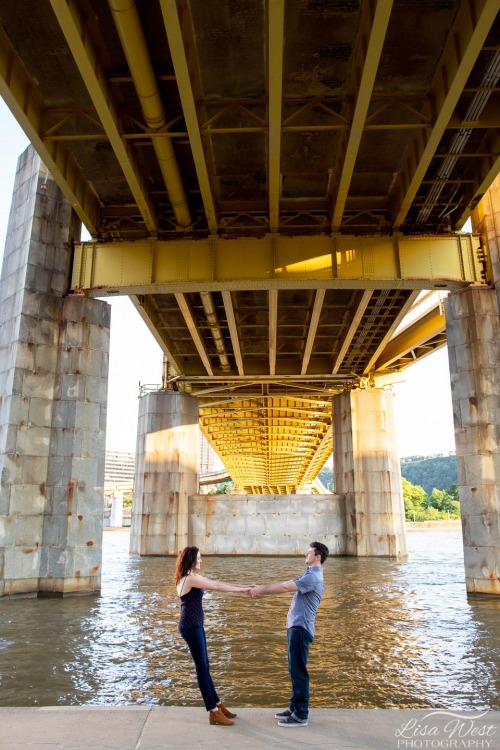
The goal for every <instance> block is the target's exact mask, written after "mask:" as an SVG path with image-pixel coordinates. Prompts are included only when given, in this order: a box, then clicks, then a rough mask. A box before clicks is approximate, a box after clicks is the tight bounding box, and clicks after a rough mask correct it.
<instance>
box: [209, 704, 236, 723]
mask: <svg viewBox="0 0 500 750" xmlns="http://www.w3.org/2000/svg"><path fill="white" fill-rule="evenodd" d="M208 721H209V723H210V724H220V725H221V726H223V727H230V726H231V725H232V724H234V721H231V719H228V718H227V716H224V714H223V713H222V711H220V706H217V708H216V710H215V711H210V712H209V714H208Z"/></svg>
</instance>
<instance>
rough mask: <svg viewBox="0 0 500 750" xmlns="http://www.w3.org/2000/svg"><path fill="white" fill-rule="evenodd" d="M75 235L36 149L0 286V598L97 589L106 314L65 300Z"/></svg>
mask: <svg viewBox="0 0 500 750" xmlns="http://www.w3.org/2000/svg"><path fill="white" fill-rule="evenodd" d="M79 231H80V225H79V222H78V220H77V219H76V216H75V214H74V213H73V211H72V208H71V206H70V205H69V203H68V202H67V201H66V200H65V199H64V197H63V195H62V193H61V192H60V191H59V188H58V187H57V185H56V184H55V182H54V181H53V180H52V179H50V178H48V177H47V170H46V169H45V167H44V166H43V165H42V164H41V162H40V159H39V157H38V156H37V154H36V153H35V151H34V149H33V148H31V147H30V148H29V149H27V150H26V151H25V153H24V154H23V155H22V156H21V157H20V159H19V163H18V172H17V176H16V183H15V187H14V194H13V201H12V209H11V214H10V219H9V227H8V232H7V242H6V247H5V256H4V262H3V269H2V279H1V284H0V315H1V318H0V362H1V365H0V394H1V397H0V400H1V413H0V471H1V485H0V539H1V540H2V541H1V544H2V547H1V548H0V571H1V577H0V595H16V594H19V595H30V594H31V595H36V594H37V593H39V592H44V593H53V594H67V593H87V592H93V591H98V590H99V589H100V575H101V570H100V566H101V549H102V509H103V485H104V452H105V427H106V424H105V421H106V397H107V367H108V348H109V317H110V314H109V311H110V308H109V305H107V304H106V303H104V302H101V301H99V300H93V299H88V298H85V297H79V296H78V297H77V296H75V297H65V296H64V295H65V294H66V293H67V290H68V288H69V274H70V268H71V253H72V242H73V238H74V237H75V235H77V234H79Z"/></svg>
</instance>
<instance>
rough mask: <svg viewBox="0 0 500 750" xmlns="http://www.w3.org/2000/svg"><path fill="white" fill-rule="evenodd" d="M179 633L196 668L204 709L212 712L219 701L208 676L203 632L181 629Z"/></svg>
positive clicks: (208, 666) (196, 629) (208, 668)
mask: <svg viewBox="0 0 500 750" xmlns="http://www.w3.org/2000/svg"><path fill="white" fill-rule="evenodd" d="M179 632H180V634H181V635H182V637H183V638H184V640H185V641H186V643H187V645H188V646H189V650H190V652H191V656H192V657H193V661H194V664H195V667H196V678H197V680H198V686H199V688H200V691H201V695H202V698H203V703H204V704H205V708H206V709H207V711H213V709H214V708H215V707H216V706H217V704H218V703H219V702H220V701H219V697H218V695H217V692H216V690H215V687H214V683H213V682H212V677H211V676H210V665H209V663H208V653H207V639H206V637H205V631H204V629H203V628H185V629H184V628H183V629H182V630H181V631H179Z"/></svg>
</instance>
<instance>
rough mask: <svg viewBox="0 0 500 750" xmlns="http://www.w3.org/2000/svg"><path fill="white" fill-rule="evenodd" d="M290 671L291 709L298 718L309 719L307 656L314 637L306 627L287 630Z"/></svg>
mask: <svg viewBox="0 0 500 750" xmlns="http://www.w3.org/2000/svg"><path fill="white" fill-rule="evenodd" d="M287 639H288V671H289V672H290V680H291V681H292V697H291V699H290V711H291V712H292V714H295V716H296V717H297V719H307V717H308V715H309V672H308V671H307V657H308V656H309V646H310V645H311V643H312V641H313V637H312V635H311V634H310V633H308V631H307V630H305V628H301V627H300V626H294V627H292V628H288V630H287Z"/></svg>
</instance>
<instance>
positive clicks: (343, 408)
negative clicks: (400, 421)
mask: <svg viewBox="0 0 500 750" xmlns="http://www.w3.org/2000/svg"><path fill="white" fill-rule="evenodd" d="M333 422H334V476H335V493H336V494H337V495H345V499H346V532H347V544H346V554H347V555H358V556H372V555H373V556H384V555H388V556H391V557H393V556H404V555H406V554H407V547H406V531H405V517H404V504H403V492H402V484H401V469H400V465H399V456H398V453H397V447H396V439H395V430H394V416H393V405H392V394H391V393H387V392H386V391H382V390H377V389H373V390H356V391H344V393H340V394H339V395H338V396H335V397H334V399H333Z"/></svg>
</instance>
